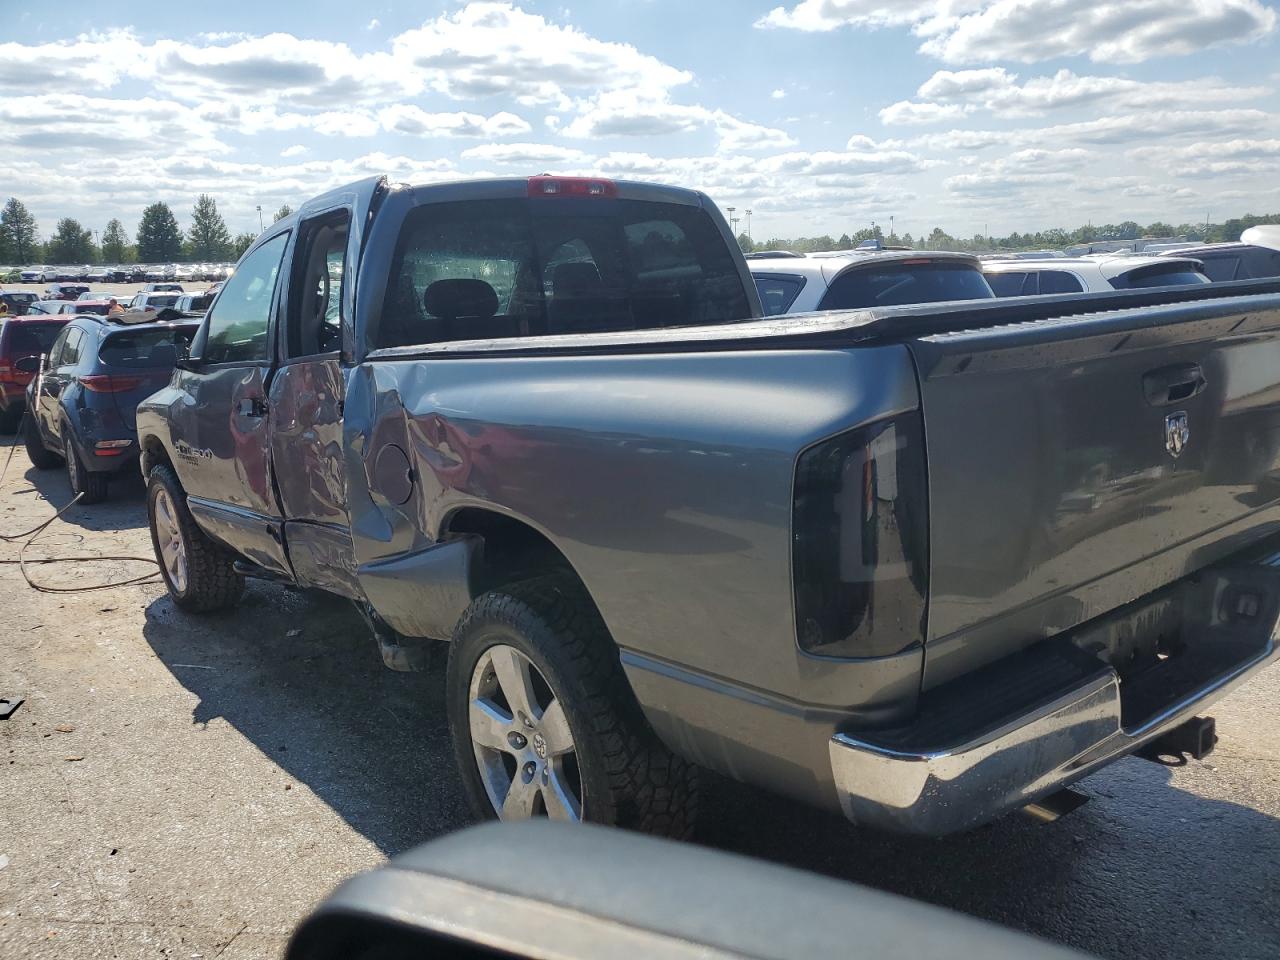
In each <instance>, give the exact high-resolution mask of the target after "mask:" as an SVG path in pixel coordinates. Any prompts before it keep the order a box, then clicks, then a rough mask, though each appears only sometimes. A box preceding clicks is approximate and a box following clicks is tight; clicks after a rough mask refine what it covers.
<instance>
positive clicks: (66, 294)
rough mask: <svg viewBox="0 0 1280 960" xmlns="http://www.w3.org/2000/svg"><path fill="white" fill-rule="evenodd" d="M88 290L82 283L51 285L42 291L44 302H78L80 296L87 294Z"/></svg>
mask: <svg viewBox="0 0 1280 960" xmlns="http://www.w3.org/2000/svg"><path fill="white" fill-rule="evenodd" d="M88 292H89V288H88V286H86V285H85V284H83V283H51V284H49V286H48V287H47V288H46V289H45V291H44V297H45V299H46V300H78V299H79V298H80V294H82V293H88Z"/></svg>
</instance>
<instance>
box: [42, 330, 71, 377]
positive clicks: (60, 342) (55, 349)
mask: <svg viewBox="0 0 1280 960" xmlns="http://www.w3.org/2000/svg"><path fill="white" fill-rule="evenodd" d="M70 335H71V328H70V327H63V328H62V332H61V333H60V334H58V337H57V339H56V340H54V341H53V346H51V347H50V348H49V357H48V360H47V361H46V363H47V364H48V366H49V369H51V370H52V369H53V368H54V367H56V366H58V365H59V364H61V363H62V348H63V346H64V345H65V344H66V342H67V337H68V336H70Z"/></svg>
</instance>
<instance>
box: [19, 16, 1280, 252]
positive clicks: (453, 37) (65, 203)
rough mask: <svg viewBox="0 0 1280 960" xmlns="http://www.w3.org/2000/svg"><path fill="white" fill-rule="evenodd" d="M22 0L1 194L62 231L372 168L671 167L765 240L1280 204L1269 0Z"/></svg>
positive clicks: (314, 183)
mask: <svg viewBox="0 0 1280 960" xmlns="http://www.w3.org/2000/svg"><path fill="white" fill-rule="evenodd" d="M5 6H6V8H7V10H8V11H9V13H8V15H7V17H6V21H7V23H8V25H9V26H10V28H11V29H10V31H9V35H10V36H12V37H15V38H16V39H14V40H12V41H10V42H8V43H2V44H0V94H2V96H0V137H3V138H4V142H5V150H4V151H3V152H2V153H0V194H4V195H16V196H18V197H20V198H22V199H23V200H24V201H25V202H26V203H27V204H28V205H29V206H30V207H31V209H32V210H33V212H34V213H35V214H36V216H37V218H38V219H39V221H40V224H41V228H42V230H43V231H44V232H45V233H48V232H49V231H51V230H52V228H53V225H54V222H55V220H56V219H57V218H58V217H60V216H75V217H77V218H79V219H81V220H82V221H84V222H85V223H86V224H87V225H89V226H92V227H95V228H97V229H101V227H102V225H103V224H105V222H106V220H107V219H108V218H109V217H112V216H119V217H120V218H121V219H122V220H123V221H124V222H125V225H126V227H127V228H128V229H130V230H132V229H134V227H135V226H136V223H137V219H138V215H139V213H140V212H141V209H142V207H143V206H144V205H145V204H147V203H149V202H151V201H153V200H155V199H163V200H166V201H167V202H169V203H170V204H172V205H173V206H174V208H175V211H176V212H177V213H178V215H179V220H180V222H183V221H185V219H186V217H187V216H188V215H189V211H190V208H191V205H192V201H193V200H194V197H195V195H196V194H198V193H200V192H207V193H210V194H212V195H213V196H214V197H215V198H216V199H217V201H218V203H219V206H220V208H221V209H222V210H223V212H224V214H225V216H226V217H227V220H228V222H229V224H230V226H231V227H232V228H233V230H237V231H238V230H254V229H256V227H257V220H258V215H257V213H256V210H255V208H256V206H257V205H259V204H261V205H262V206H263V207H264V209H266V210H267V211H271V210H274V209H276V207H278V206H279V205H280V204H281V203H285V202H288V203H291V204H295V205H296V204H297V203H298V202H300V201H301V200H303V199H305V198H306V197H307V196H310V195H312V194H314V193H316V192H319V191H321V190H323V189H326V188H328V187H331V186H334V185H336V184H338V183H341V182H344V181H348V180H352V179H356V178H358V177H362V176H367V175H369V174H372V173H382V172H385V173H387V174H388V175H390V176H391V177H392V178H394V179H397V180H405V181H409V182H428V181H434V180H446V179H458V178H462V177H471V176H485V175H502V176H510V175H523V174H532V173H541V172H544V171H550V172H556V173H566V174H568V173H591V174H595V175H605V176H614V177H618V178H633V179H651V180H662V181H668V182H676V183H681V184H686V185H691V186H697V187H700V188H702V189H704V190H706V191H707V192H708V193H710V194H711V196H712V197H713V199H715V200H716V201H717V202H718V203H719V204H720V205H721V206H722V207H728V206H734V207H737V208H738V209H739V210H740V211H741V210H745V209H747V208H751V209H752V210H753V222H752V232H753V234H754V235H755V236H756V238H757V239H764V238H766V237H770V236H784V237H794V236H798V235H816V234H821V233H832V234H839V233H841V232H843V231H846V230H848V231H852V230H856V229H858V228H860V227H863V226H866V225H868V224H869V223H871V222H872V221H876V222H879V223H882V224H886V225H887V224H888V222H889V218H890V217H891V216H892V217H893V218H894V224H895V226H897V227H898V229H899V232H902V231H911V232H913V233H916V234H919V233H921V232H927V231H928V230H930V229H932V228H933V227H934V226H941V227H943V228H944V229H946V230H947V231H948V232H951V233H953V234H957V235H970V234H973V233H977V232H981V231H983V230H988V229H989V230H990V231H991V232H993V233H997V234H1003V233H1007V232H1009V231H1011V230H1020V231H1022V230H1035V229H1042V228H1045V227H1051V226H1066V227H1072V226H1075V225H1077V224H1079V223H1082V222H1084V221H1086V220H1090V219H1091V220H1093V221H1094V222H1095V223H1097V222H1103V221H1118V220H1122V219H1129V218H1132V219H1137V220H1139V221H1142V222H1148V221H1152V220H1155V219H1164V220H1169V221H1172V222H1174V223H1177V222H1183V221H1195V220H1200V219H1203V218H1204V216H1205V215H1206V213H1207V214H1209V215H1210V216H1211V217H1212V218H1213V219H1215V220H1220V219H1225V218H1227V217H1229V216H1237V215H1240V214H1243V213H1245V212H1255V213H1263V212H1275V211H1280V177H1277V176H1276V169H1277V166H1278V163H1280V95H1278V94H1277V89H1278V88H1280V57H1277V55H1276V54H1277V49H1278V47H1277V40H1276V37H1277V33H1278V30H1277V11H1276V9H1275V6H1274V4H1273V3H1271V2H1268V0H1181V2H1178V3H1172V2H1168V0H1091V2H1089V3H1080V2H1078V0H790V2H787V3H784V4H782V5H778V3H777V2H761V3H748V2H732V3H731V2H727V0H702V2H696V3H691V2H687V0H684V2H671V0H621V2H616V3H603V4H602V3H597V4H591V5H584V6H581V7H578V6H566V5H564V4H551V3H536V2H511V3H503V2H490V0H483V2H469V3H467V2H428V3H414V4H383V3H376V2H375V3H371V4H367V5H363V6H358V7H357V6H355V5H352V4H350V3H333V2H327V0H316V2H308V3H293V2H274V3H263V2H261V0H257V2H246V0H220V2H219V3H217V4H207V5H201V6H200V7H199V8H196V7H194V6H188V5H186V4H174V3H172V2H169V3H129V2H126V0H121V2H118V3H115V4H107V5H104V4H102V3H101V2H95V3H93V4H90V3H80V2H74V0H73V2H69V3H60V4H58V5H57V10H56V11H54V10H52V9H50V8H51V7H52V6H53V5H51V4H39V5H35V4H29V5H24V4H23V3H22V2H21V0H18V2H17V3H14V2H12V0H7V2H6V4H5ZM104 17H105V19H104Z"/></svg>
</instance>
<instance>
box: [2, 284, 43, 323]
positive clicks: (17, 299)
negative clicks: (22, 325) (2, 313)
mask: <svg viewBox="0 0 1280 960" xmlns="http://www.w3.org/2000/svg"><path fill="white" fill-rule="evenodd" d="M39 299H40V298H39V297H38V296H36V295H35V294H34V293H31V292H30V291H28V290H13V291H10V292H8V293H0V303H3V304H4V305H5V306H6V307H8V308H9V316H11V317H21V316H23V315H24V314H26V312H27V311H28V310H29V309H30V308H31V304H33V303H35V302H36V301H37V300H39Z"/></svg>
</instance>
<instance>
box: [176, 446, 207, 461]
mask: <svg viewBox="0 0 1280 960" xmlns="http://www.w3.org/2000/svg"><path fill="white" fill-rule="evenodd" d="M174 449H175V450H176V451H177V453H178V457H179V459H182V460H185V461H186V462H187V463H199V462H200V461H201V460H212V459H213V451H212V450H208V449H205V450H197V449H196V448H195V447H193V446H191V444H189V443H187V441H185V440H179V441H178V442H177V443H176V444H174Z"/></svg>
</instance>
